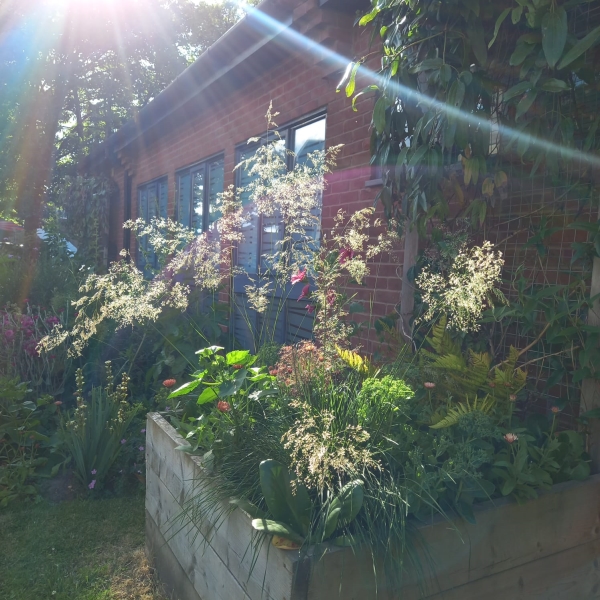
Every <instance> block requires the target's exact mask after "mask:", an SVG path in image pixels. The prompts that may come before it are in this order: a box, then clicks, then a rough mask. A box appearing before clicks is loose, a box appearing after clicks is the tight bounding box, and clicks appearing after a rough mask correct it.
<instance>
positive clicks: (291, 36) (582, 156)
mask: <svg viewBox="0 0 600 600" xmlns="http://www.w3.org/2000/svg"><path fill="white" fill-rule="evenodd" d="M234 1H235V3H236V4H237V5H238V6H239V8H240V9H242V10H244V11H245V12H246V13H247V14H248V15H252V18H255V19H257V20H258V21H260V23H261V24H262V25H263V26H264V27H266V28H267V29H268V30H270V31H271V32H280V34H281V36H282V37H283V39H284V40H285V42H286V43H288V44H289V45H290V46H293V47H295V48H297V49H298V51H299V52H304V53H313V54H318V55H319V56H320V57H325V58H327V59H328V60H329V61H330V62H332V63H333V64H336V65H338V66H339V68H340V69H341V70H342V71H345V70H347V67H348V65H349V63H351V62H352V59H350V58H348V57H347V56H342V55H341V54H339V53H337V52H335V51H334V50H331V49H330V48H327V47H326V46H323V45H321V44H319V43H317V42H315V41H313V40H311V39H310V38H309V37H307V36H305V35H303V34H301V33H299V32H297V31H294V30H293V29H291V28H290V27H285V28H282V27H281V23H280V22H279V21H277V19H274V18H273V17H271V16H269V15H267V14H266V13H264V12H263V11H261V10H260V8H256V7H252V6H248V5H247V4H245V3H244V2H241V1H240V0H234ZM358 75H359V76H362V78H363V79H365V80H366V84H367V85H377V86H378V87H382V86H381V83H382V81H383V79H382V76H381V75H380V74H379V73H377V72H375V71H373V70H372V69H370V68H369V67H367V66H365V65H361V67H360V68H359V70H358ZM387 87H388V90H391V91H392V92H394V93H396V94H397V95H398V96H402V97H403V99H407V100H409V101H412V102H418V103H419V105H420V106H421V107H422V108H423V112H425V111H426V110H428V109H436V110H443V111H444V112H445V113H446V114H447V115H449V116H452V117H454V118H456V119H460V120H462V121H463V122H467V123H469V124H470V125H473V126H481V124H482V123H484V120H483V119H481V118H480V117H476V116H474V115H472V114H469V113H466V112H464V111H462V110H461V109H459V108H456V107H453V106H450V105H449V104H446V103H445V102H440V101H439V100H436V99H435V98H432V97H431V96H427V95H426V94H422V93H420V92H418V91H416V90H414V89H411V88H409V87H406V86H404V85H402V84H400V83H398V82H394V81H389V82H387ZM485 123H487V124H488V127H490V128H491V129H492V130H493V131H498V132H499V133H501V134H502V135H504V136H506V137H507V138H508V139H510V140H515V141H516V140H522V141H523V142H526V143H527V144H529V146H530V147H532V148H536V149H538V150H543V151H545V152H547V153H548V154H557V155H560V156H561V157H562V158H563V159H564V158H566V159H569V160H572V161H574V162H578V161H579V162H582V163H586V164H588V165H590V166H592V167H600V156H597V155H595V154H592V153H590V152H584V151H582V150H578V149H576V148H568V147H565V146H561V145H560V144H556V143H554V142H550V141H548V140H545V139H543V138H541V137H538V136H534V135H531V134H529V133H525V132H522V131H519V130H518V129H515V128H514V127H509V126H507V125H503V124H497V123H492V122H491V121H488V120H486V121H485Z"/></svg>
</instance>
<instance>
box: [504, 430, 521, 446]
mask: <svg viewBox="0 0 600 600" xmlns="http://www.w3.org/2000/svg"><path fill="white" fill-rule="evenodd" d="M504 439H505V440H506V441H507V442H508V443H509V444H512V443H514V442H516V441H517V440H518V439H519V436H518V435H517V434H516V433H507V434H505V435H504Z"/></svg>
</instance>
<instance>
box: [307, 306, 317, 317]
mask: <svg viewBox="0 0 600 600" xmlns="http://www.w3.org/2000/svg"><path fill="white" fill-rule="evenodd" d="M306 312H307V313H308V314H309V315H312V314H313V313H314V312H315V307H314V305H313V304H307V305H306Z"/></svg>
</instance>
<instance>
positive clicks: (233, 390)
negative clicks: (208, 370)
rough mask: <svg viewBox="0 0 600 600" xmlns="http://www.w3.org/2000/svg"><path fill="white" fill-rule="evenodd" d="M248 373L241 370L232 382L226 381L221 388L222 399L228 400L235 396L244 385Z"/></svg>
mask: <svg viewBox="0 0 600 600" xmlns="http://www.w3.org/2000/svg"><path fill="white" fill-rule="evenodd" d="M247 375H248V371H247V370H246V369H240V370H239V371H238V372H237V373H236V374H235V377H234V378H233V380H232V381H224V382H223V383H222V384H221V386H220V387H219V396H220V397H221V398H227V397H228V396H235V394H237V393H238V392H239V391H240V390H241V389H242V386H243V385H244V381H245V380H246V376H247Z"/></svg>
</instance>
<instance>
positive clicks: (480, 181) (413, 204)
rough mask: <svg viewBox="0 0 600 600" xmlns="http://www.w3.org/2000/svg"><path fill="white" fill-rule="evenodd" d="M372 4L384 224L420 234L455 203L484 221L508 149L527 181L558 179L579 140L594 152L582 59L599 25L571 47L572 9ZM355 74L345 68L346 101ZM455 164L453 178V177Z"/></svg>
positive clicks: (481, 1)
mask: <svg viewBox="0 0 600 600" xmlns="http://www.w3.org/2000/svg"><path fill="white" fill-rule="evenodd" d="M372 6H373V9H372V10H371V12H370V13H368V15H366V16H365V17H363V18H362V19H361V21H360V24H361V25H367V24H368V23H373V24H375V30H376V31H379V32H380V37H381V40H382V43H383V46H382V69H381V74H382V77H381V80H380V84H379V86H378V90H379V93H380V98H379V100H378V101H377V103H376V105H375V107H374V111H373V130H374V137H373V144H372V153H373V157H374V160H375V161H376V162H377V163H378V164H380V165H381V167H382V170H383V173H384V183H385V187H384V190H383V191H382V192H380V194H379V196H378V198H379V200H380V201H381V202H382V203H383V205H384V209H385V211H386V213H387V214H388V216H389V217H394V216H396V217H397V216H399V215H401V216H403V217H405V218H410V219H411V220H413V221H417V222H418V224H419V227H421V228H423V227H424V224H425V222H426V220H428V219H430V218H432V217H438V218H445V217H446V216H447V215H448V213H449V210H450V204H452V203H454V204H456V205H458V206H459V212H461V213H462V214H464V215H465V216H469V215H470V216H471V217H472V219H473V222H474V223H475V222H477V221H479V222H480V223H483V221H484V220H485V216H486V213H487V212H489V211H490V209H491V208H493V207H494V205H495V202H496V201H497V200H498V199H499V198H500V197H501V196H502V194H503V189H504V187H505V186H506V174H505V172H504V171H503V166H502V164H503V163H502V159H503V158H505V157H506V158H508V159H509V160H510V153H511V152H513V151H514V150H515V149H516V151H517V153H518V155H519V157H520V158H521V159H522V160H523V162H524V163H525V164H526V165H527V168H529V170H530V172H531V174H533V173H535V172H536V171H541V170H542V169H543V168H547V169H549V170H550V171H551V172H552V173H554V174H557V173H558V169H559V168H561V167H563V166H566V165H569V164H570V161H572V160H576V159H577V156H576V154H577V153H572V152H570V149H574V148H575V147H576V146H577V144H578V143H580V141H581V140H583V139H584V138H586V137H587V139H586V140H585V144H584V150H586V151H587V150H589V149H591V148H593V147H595V145H596V141H595V133H594V132H595V130H596V128H597V125H596V126H594V123H595V121H596V115H595V113H594V111H593V109H591V106H592V103H589V102H588V101H587V99H588V98H590V97H591V95H592V94H593V89H594V86H595V83H594V71H593V63H592V62H591V61H592V60H593V59H592V56H591V55H590V54H588V55H587V60H586V52H588V51H589V52H591V51H592V50H591V49H593V48H594V46H595V45H596V44H597V42H598V40H599V39H600V28H596V29H594V30H592V31H590V32H589V33H588V34H587V35H585V36H584V37H582V38H580V39H577V38H575V37H574V36H572V35H570V36H569V35H567V32H568V31H569V30H570V29H572V26H573V22H574V19H575V18H576V11H575V10H573V7H572V6H571V4H570V3H563V5H559V4H556V3H554V2H552V3H550V2H540V3H525V4H523V3H522V4H516V5H514V4H510V3H507V2H500V3H497V2H496V3H494V2H491V1H490V0H475V1H474V2H467V1H465V0H451V1H450V2H444V3H443V5H439V4H438V3H434V2H431V1H430V0H417V1H414V2H413V1H411V2H408V1H401V2H397V1H395V0H384V1H383V2H381V1H378V2H375V1H373V2H372ZM509 14H510V15H511V19H508V18H507V17H508V15H509ZM355 75H356V71H355V70H354V69H350V70H349V80H348V82H347V83H346V92H347V93H348V95H350V96H352V95H354V94H356V92H355V90H354V87H355V79H354V77H355ZM372 87H377V86H372ZM364 91H367V90H364ZM569 99H573V100H574V101H575V102H576V104H577V108H576V109H574V108H573V106H574V105H573V103H572V102H570V101H569ZM584 106H585V107H588V108H584ZM550 115H552V117H551V118H549V116H550ZM499 122H500V123H501V124H502V126H503V127H502V128H501V129H500V130H498V123H499ZM494 130H496V131H498V134H497V135H496V138H497V139H495V140H491V137H490V134H491V133H493V132H494ZM492 137H493V136H492ZM491 142H492V143H491ZM457 156H458V157H459V158H460V161H461V164H462V177H458V176H457V174H456V173H455V172H454V170H453V168H452V165H453V164H454V163H455V162H456V157H457ZM499 159H500V160H499ZM422 231H424V229H422Z"/></svg>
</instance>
